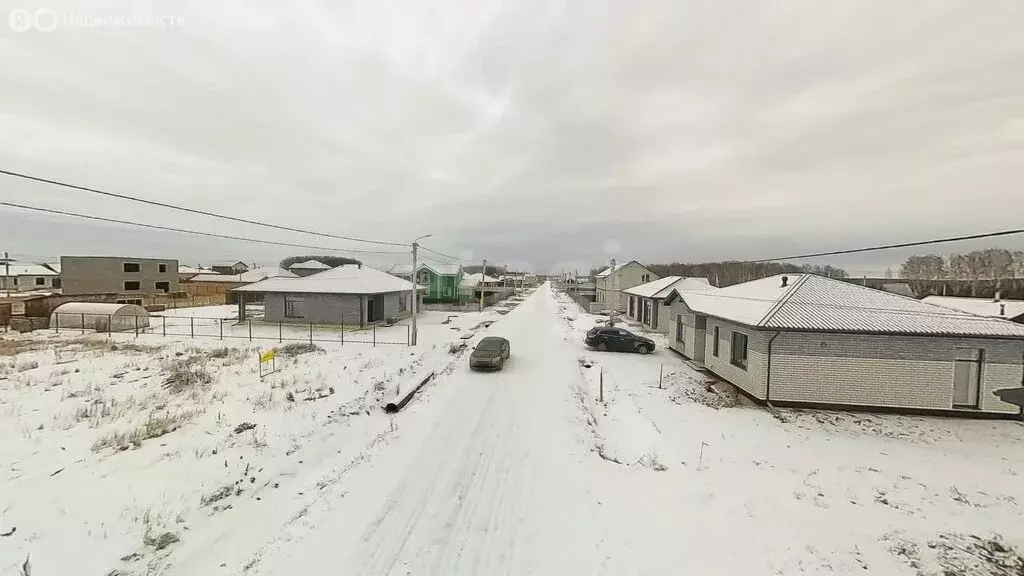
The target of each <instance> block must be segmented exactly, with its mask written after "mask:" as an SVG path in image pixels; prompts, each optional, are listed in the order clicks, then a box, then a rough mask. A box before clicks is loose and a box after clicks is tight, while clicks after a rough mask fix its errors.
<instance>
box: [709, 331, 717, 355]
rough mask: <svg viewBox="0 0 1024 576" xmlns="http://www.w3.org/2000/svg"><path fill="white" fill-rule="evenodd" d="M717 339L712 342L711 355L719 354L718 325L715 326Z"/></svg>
mask: <svg viewBox="0 0 1024 576" xmlns="http://www.w3.org/2000/svg"><path fill="white" fill-rule="evenodd" d="M714 332H715V341H714V342H713V343H712V344H711V355H712V356H718V326H715V330H714Z"/></svg>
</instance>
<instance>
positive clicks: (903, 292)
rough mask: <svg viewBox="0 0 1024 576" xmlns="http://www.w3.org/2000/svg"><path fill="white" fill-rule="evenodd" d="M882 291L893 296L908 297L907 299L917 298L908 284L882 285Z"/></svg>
mask: <svg viewBox="0 0 1024 576" xmlns="http://www.w3.org/2000/svg"><path fill="white" fill-rule="evenodd" d="M882 290H885V291H886V292H892V293H893V294H899V295H900V296H906V297H907V298H916V297H917V296H916V295H915V294H914V289H913V288H911V287H910V284H908V283H907V282H886V283H885V284H882Z"/></svg>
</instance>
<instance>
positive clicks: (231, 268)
mask: <svg viewBox="0 0 1024 576" xmlns="http://www.w3.org/2000/svg"><path fill="white" fill-rule="evenodd" d="M210 269H212V270H213V271H214V272H216V273H217V274H235V275H238V274H241V273H243V272H248V271H249V265H248V264H246V263H245V262H242V261H241V260H239V261H238V262H233V263H232V262H216V263H215V264H213V265H212V266H210Z"/></svg>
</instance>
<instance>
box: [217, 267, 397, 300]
mask: <svg viewBox="0 0 1024 576" xmlns="http://www.w3.org/2000/svg"><path fill="white" fill-rule="evenodd" d="M412 287H413V285H412V282H409V281H408V280H403V279H401V278H399V277H397V276H393V275H391V274H388V273H387V272H383V271H381V270H377V269H376V268H370V267H369V266H359V265H357V264H345V265H344V266H336V267H334V268H331V269H330V270H325V271H324V272H320V273H319V274H313V275H311V276H306V277H304V278H268V279H267V280H263V281H261V282H256V283H255V284H249V285H247V286H241V287H239V288H235V291H236V292H301V293H306V294H385V293H388V292H410V291H412Z"/></svg>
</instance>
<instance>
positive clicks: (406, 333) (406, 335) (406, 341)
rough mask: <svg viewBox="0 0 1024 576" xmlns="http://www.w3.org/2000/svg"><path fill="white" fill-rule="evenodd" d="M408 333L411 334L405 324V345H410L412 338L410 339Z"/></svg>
mask: <svg viewBox="0 0 1024 576" xmlns="http://www.w3.org/2000/svg"><path fill="white" fill-rule="evenodd" d="M410 334H411V330H410V329H409V325H408V324H406V325H405V345H406V346H412V340H410V338H411V336H410Z"/></svg>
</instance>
